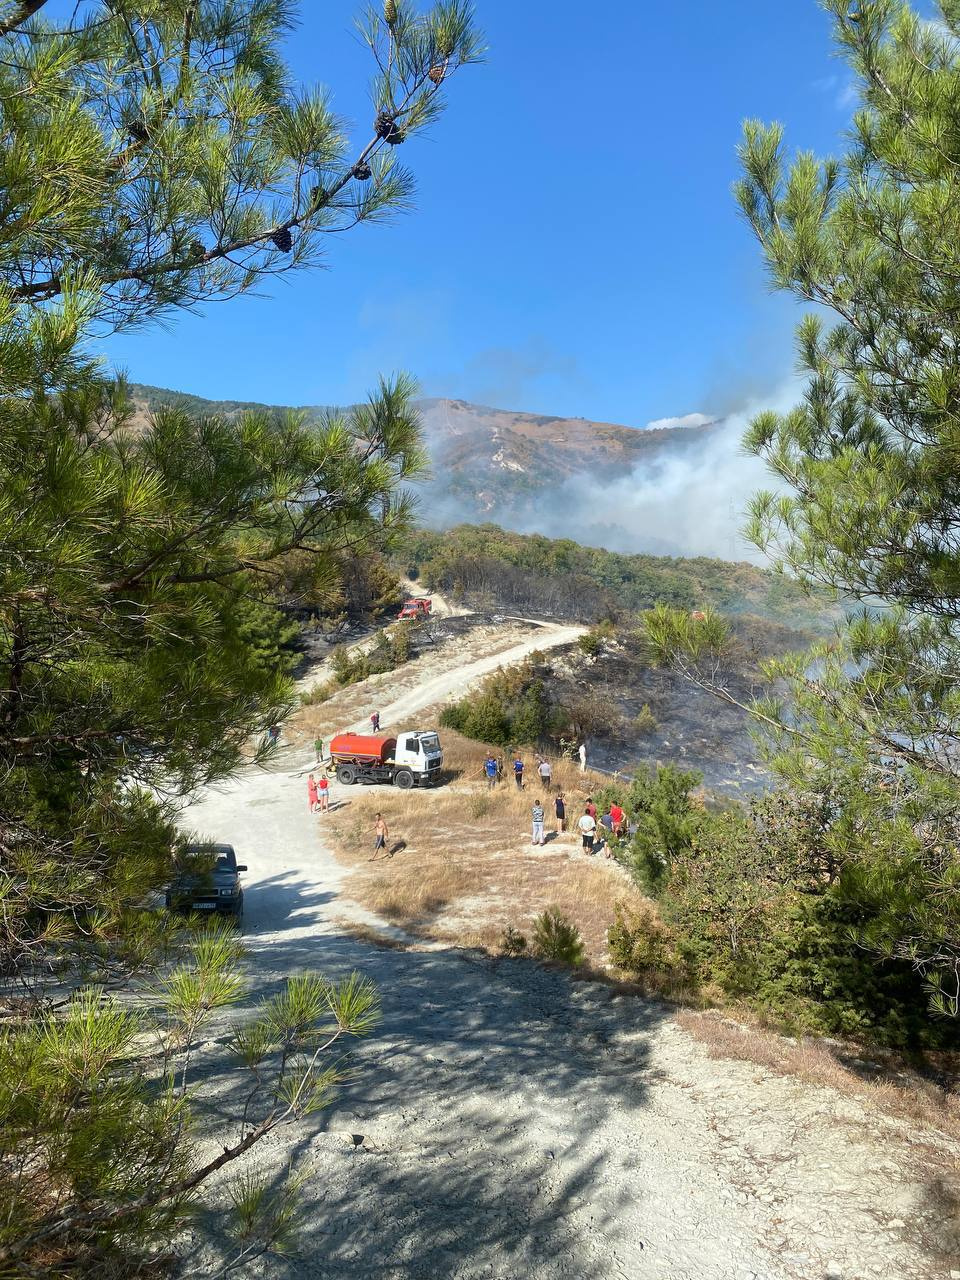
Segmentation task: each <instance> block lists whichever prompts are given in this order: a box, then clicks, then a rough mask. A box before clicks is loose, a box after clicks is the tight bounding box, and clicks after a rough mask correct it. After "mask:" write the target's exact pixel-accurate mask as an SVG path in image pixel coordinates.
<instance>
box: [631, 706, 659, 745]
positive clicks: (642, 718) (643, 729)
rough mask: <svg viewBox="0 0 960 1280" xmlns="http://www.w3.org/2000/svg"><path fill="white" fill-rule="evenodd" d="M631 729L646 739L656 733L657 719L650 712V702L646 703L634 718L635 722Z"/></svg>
mask: <svg viewBox="0 0 960 1280" xmlns="http://www.w3.org/2000/svg"><path fill="white" fill-rule="evenodd" d="M630 727H631V729H632V730H633V732H634V733H635V734H636V735H637V736H638V737H640V738H644V737H646V736H647V735H648V734H651V733H656V730H657V717H656V716H655V715H654V714H653V712H652V711H651V710H650V704H649V703H648V702H645V703H644V704H643V706H642V707H641V708H640V710H639V711H638V712H637V714H636V715H635V716H634V717H633V722H632V724H631V726H630Z"/></svg>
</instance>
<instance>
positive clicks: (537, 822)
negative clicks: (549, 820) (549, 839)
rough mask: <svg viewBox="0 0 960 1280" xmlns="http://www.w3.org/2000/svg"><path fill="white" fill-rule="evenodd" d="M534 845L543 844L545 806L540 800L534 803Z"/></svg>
mask: <svg viewBox="0 0 960 1280" xmlns="http://www.w3.org/2000/svg"><path fill="white" fill-rule="evenodd" d="M532 814H533V843H534V844H543V843H544V839H543V805H542V804H541V803H540V801H539V800H534V802H533V809H532Z"/></svg>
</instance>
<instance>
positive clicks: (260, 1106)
mask: <svg viewBox="0 0 960 1280" xmlns="http://www.w3.org/2000/svg"><path fill="white" fill-rule="evenodd" d="M400 7H401V9H402V18H403V20H402V21H397V22H396V23H395V24H393V25H389V24H387V23H385V22H384V21H383V19H382V18H381V17H380V16H379V15H377V14H371V15H368V16H367V17H365V18H364V20H363V22H362V24H361V25H362V35H363V38H364V39H365V40H366V41H367V42H368V43H369V44H370V46H371V48H372V54H373V59H372V60H373V65H374V67H375V69H376V70H377V76H376V79H375V81H374V86H373V101H372V104H371V113H370V114H371V122H372V120H373V117H374V115H375V114H376V113H378V112H387V113H388V114H389V115H390V116H391V120H392V125H391V131H393V136H394V141H397V140H398V139H397V137H396V131H401V132H402V134H403V136H404V138H411V137H413V136H414V135H415V134H416V133H417V132H419V131H420V130H421V129H422V128H424V127H425V126H427V125H429V124H430V123H431V122H432V121H433V120H434V119H435V118H436V116H437V114H438V112H439V110H440V108H441V105H442V103H443V100H444V98H445V96H446V92H447V88H448V86H449V84H450V82H451V78H452V75H453V73H454V72H455V71H457V70H458V69H459V68H460V67H461V66H462V65H464V64H466V63H469V62H472V61H474V60H475V59H476V58H477V56H478V54H479V43H478V39H477V35H476V32H475V30H474V28H473V26H472V23H471V19H470V13H469V9H468V7H467V6H466V5H464V4H462V3H459V0H442V2H441V3H439V4H437V5H436V6H435V7H434V8H433V9H431V10H430V11H429V12H427V13H425V14H418V13H417V12H416V11H415V10H414V9H413V6H412V5H410V4H403V5H401V6H400ZM58 9H59V13H57V12H56V11H55V7H54V6H52V5H51V6H49V8H48V7H47V6H46V5H45V4H44V3H43V0H40V3H35V2H31V3H25V4H14V3H11V4H6V5H3V6H0V10H2V11H0V50H2V57H0V116H2V130H0V132H2V135H3V139H4V143H3V147H2V148H0V187H2V189H3V208H4V214H3V217H2V218H0V349H2V359H0V542H2V545H3V547H4V555H3V557H2V558H0V1013H2V1015H3V1016H2V1026H3V1030H2V1033H0V1272H2V1273H3V1274H4V1275H6V1274H8V1273H9V1274H17V1275H20V1274H23V1275H31V1274H45V1275H54V1276H56V1275H67V1274H69V1275H71V1276H75V1275H91V1276H92V1275H97V1276H101V1275H109V1276H111V1277H117V1278H119V1277H125V1276H134V1275H142V1274H144V1273H145V1270H146V1269H147V1268H148V1267H152V1266H154V1264H155V1263H156V1261H157V1252H156V1251H157V1250H158V1249H169V1248H170V1247H171V1236H172V1233H174V1232H175V1230H176V1228H177V1226H178V1224H180V1223H181V1222H182V1221H183V1220H184V1215H185V1214H187V1213H192V1212H193V1211H194V1209H195V1201H196V1200H197V1197H198V1196H199V1195H200V1193H201V1191H202V1189H203V1187H204V1185H205V1183H206V1182H207V1179H208V1178H210V1177H211V1176H212V1175H213V1174H214V1173H217V1172H219V1171H220V1170H221V1169H224V1168H226V1167H227V1166H229V1164H230V1163H231V1162H232V1161H233V1160H236V1159H237V1158H238V1157H239V1156H241V1155H243V1154H244V1153H245V1152H246V1151H247V1150H249V1149H250V1147H252V1146H253V1145H254V1144H255V1143H257V1142H258V1141H260V1140H261V1139H262V1138H263V1137H265V1136H266V1135H267V1134H268V1133H271V1132H274V1131H275V1130H276V1128H277V1127H278V1125H280V1124H283V1123H286V1121H287V1120H289V1119H291V1118H293V1117H295V1116H298V1115H303V1114H305V1113H307V1112H309V1111H311V1110H313V1109H315V1108H316V1107H318V1106H322V1105H324V1103H325V1101H326V1100H328V1099H329V1097H330V1094H331V1090H332V1088H333V1087H334V1086H335V1084H336V1082H337V1079H338V1076H339V1068H338V1067H337V1065H336V1063H335V1062H334V1061H333V1060H330V1059H328V1058H327V1050H328V1049H332V1047H333V1045H334V1043H335V1042H337V1041H338V1040H340V1039H341V1038H342V1036H344V1035H348V1034H351V1033H357V1034H359V1033H361V1032H363V1031H366V1030H369V1028H370V1027H371V1026H372V1023H373V1020H374V1012H375V996H374V994H373V993H372V992H371V991H370V990H369V988H368V986H367V985H366V984H365V983H363V982H362V981H361V980H359V979H350V980H348V981H347V982H345V983H342V984H340V985H339V986H336V987H334V986H331V985H330V984H329V983H325V982H324V981H323V980H322V979H320V978H317V977H315V976H310V975H305V976H304V977H302V978H298V979H295V980H292V981H291V982H290V983H289V984H288V985H287V986H286V987H285V988H284V989H283V990H282V991H281V992H280V993H279V994H277V995H276V996H275V997H273V998H272V999H271V1000H270V1001H269V1002H268V1003H267V1005H265V1006H264V1008H263V1010H262V1016H261V1017H260V1018H259V1019H258V1020H256V1021H254V1022H252V1023H251V1024H249V1025H244V1026H242V1027H240V1028H238V1030H237V1034H236V1037H235V1040H234V1043H233V1045H232V1048H231V1051H230V1053H228V1052H227V1050H226V1049H225V1048H224V1047H223V1046H221V1047H220V1049H219V1050H218V1053H219V1054H220V1057H219V1059H218V1061H217V1062H216V1063H215V1064H214V1063H212V1062H209V1061H202V1058H203V1054H202V1053H201V1051H200V1048H199V1046H200V1043H201V1041H200V1032H201V1031H202V1029H203V1027H204V1026H205V1025H206V1023H207V1021H208V1020H209V1018H210V1016H211V1015H212V1013H213V1012H214V1011H216V1010H217V1009H221V1008H224V1007H226V1006H229V1005H230V1004H232V1003H234V1002H235V1001H236V1000H237V999H238V998H239V996H240V994H241V993H242V982H241V980H240V974H239V956H238V952H237V950H236V946H237V943H236V939H235V938H233V937H232V936H231V937H229V938H228V937H225V936H222V935H221V934H220V933H218V932H217V931H214V932H213V933H210V934H208V935H202V936H200V937H198V938H197V939H196V941H195V943H194V944H193V946H192V958H191V957H190V956H189V955H188V956H185V954H184V950H183V948H184V946H185V945H186V944H185V941H184V937H183V935H182V932H181V931H179V930H177V929H176V928H174V926H173V925H172V924H171V921H170V920H169V918H168V917H167V916H166V915H165V914H162V913H158V912H157V911H155V910H153V909H151V903H152V902H154V901H155V900H156V893H157V890H158V889H160V888H161V887H162V886H163V884H164V882H165V881H167V880H168V879H169V878H170V877H171V875H172V873H173V872H174V870H175V866H176V859H177V857H178V856H182V854H183V848H184V844H185V840H186V837H185V835H184V833H181V832H178V830H177V828H176V826H175V819H176V816H177V813H178V811H179V808H180V804H179V802H180V800H181V799H182V797H183V796H184V795H185V794H187V793H189V792H190V791H191V790H192V789H194V788H195V787H197V786H199V785H201V784H203V783H206V782H209V781H212V780H215V779H222V778H225V777H228V776H230V774H231V773H232V772H234V771H235V770H236V769H237V767H238V766H239V765H240V764H241V763H242V762H244V761H245V760H247V759H249V751H250V744H251V742H256V741H258V739H259V735H260V733H261V731H262V730H263V729H264V728H265V727H266V726H267V725H270V724H273V723H276V722H278V721H280V720H281V719H282V718H283V716H284V714H285V712H286V710H287V708H289V707H290V706H291V704H292V693H293V691H292V686H291V685H290V683H289V681H288V680H287V678H286V674H287V670H288V668H289V656H290V654H289V651H290V645H291V643H292V640H293V632H292V629H291V627H290V626H289V625H288V624H287V623H285V622H284V621H283V619H282V617H281V616H280V615H279V614H278V613H277V612H276V610H275V608H274V607H273V606H274V605H275V604H276V603H277V602H282V603H285V604H286V603H289V602H290V600H289V597H290V596H291V595H293V596H294V597H295V596H296V595H297V593H303V595H305V596H306V595H310V599H311V601H312V602H314V603H322V602H329V604H330V606H331V608H338V607H339V605H340V600H339V598H338V596H340V595H342V596H343V597H344V598H345V597H346V595H347V594H348V592H347V589H346V585H345V579H346V577H347V569H348V568H350V567H351V566H352V565H353V564H354V563H355V562H363V561H365V560H369V561H370V563H371V565H375V566H377V567H375V568H373V569H371V570H370V572H369V573H367V574H366V575H365V576H364V575H360V577H362V580H363V584H364V588H363V589H364V590H366V589H368V588H369V591H370V594H371V598H372V599H373V600H374V601H376V600H377V599H379V598H381V597H382V596H383V595H384V593H385V592H386V590H387V587H386V586H385V583H384V577H385V576H389V575H387V571H386V569H385V567H384V566H385V561H384V559H383V557H384V556H385V555H386V554H388V553H389V552H391V550H392V549H393V546H394V543H395V540H396V538H397V537H398V536H399V535H400V534H402V533H404V532H405V531H406V530H407V529H408V528H409V525H410V520H411V515H412V509H413V508H412V503H411V500H410V499H409V498H408V497H407V496H406V494H405V490H404V486H405V483H406V482H407V481H408V480H411V479H413V478H415V477H416V476H418V475H419V474H421V472H422V469H423V465H424V453H423V449H422V445H421V441H420V434H419V420H418V417H417V414H416V412H415V410H414V408H413V404H412V397H413V394H414V387H413V384H412V382H411V381H410V379H409V378H407V377H405V376H403V375H401V376H399V377H396V378H394V379H392V380H390V381H384V382H382V383H381V385H380V387H379V389H378V390H377V392H376V393H375V394H374V395H373V396H372V397H371V399H370V400H369V402H368V403H366V404H362V405H356V406H354V407H353V408H352V409H350V410H348V411H344V412H328V413H325V414H322V415H320V416H319V417H318V416H317V415H311V416H309V417H308V416H306V415H304V414H302V413H296V412H290V413H281V414H274V413H272V412H271V413H265V412H257V411H252V412H245V413H240V414H232V415H229V416H228V417H218V416H216V415H214V416H210V415H207V416H203V415H200V416H197V415H195V414H192V413H190V412H189V411H188V409H187V408H185V407H184V406H183V405H182V404H179V405H178V404H168V405H163V406H159V407H157V408H156V410H155V411H154V412H153V413H152V415H151V416H150V420H149V422H148V423H147V424H144V422H143V421H142V419H139V420H138V419H135V418H134V417H133V416H132V414H131V405H130V403H129V396H128V394H127V392H126V389H125V387H124V385H123V383H122V382H121V381H116V382H110V381H107V380H105V379H104V378H103V375H102V371H101V370H100V369H99V367H98V366H97V364H96V362H95V358H94V355H93V354H92V348H93V344H94V342H95V339H96V337H97V336H98V335H100V334H103V333H106V332H110V331H114V330H120V329H124V328H129V327H131V326H133V325H142V324H144V323H146V322H149V321H155V320H157V319H158V318H166V319H171V318H172V317H174V316H175V314H176V312H177V310H178V309H183V308H191V307H195V306H197V305H198V304H205V303H207V302H210V301H213V300H216V299H225V298H230V297H233V296H234V295H235V294H237V293H240V292H243V291H245V290H249V289H253V288H255V287H258V286H259V287H262V286H263V285H264V284H265V283H267V282H268V281H269V279H270V278H271V277H272V276H273V275H275V274H277V273H279V272H281V271H286V270H288V269H291V268H295V267H299V266H303V265H306V264H308V263H310V262H311V261H313V260H315V258H316V257H317V255H318V253H319V252H320V248H321V245H322V244H323V242H324V237H326V236H328V235H330V234H332V233H335V232H336V233H339V232H342V231H344V230H346V229H347V228H349V227H351V226H353V225H355V224H356V223H357V222H363V221H373V220H376V219H377V218H381V217H383V216H385V215H387V214H389V213H391V212H395V211H397V210H400V209H402V208H404V207H405V206H406V205H407V204H408V202H409V196H410V191H411V181H410V176H409V174H407V173H406V172H404V171H403V170H401V169H400V168H399V167H398V166H397V165H396V164H395V163H394V159H395V152H394V151H393V150H392V147H391V144H390V143H389V142H388V141H387V139H386V138H385V137H384V136H382V135H381V134H380V133H375V130H374V128H373V126H372V123H371V126H370V128H369V131H365V133H364V137H365V138H366V139H368V141H360V142H358V143H356V144H355V145H352V144H351V143H350V141H349V139H348V137H347V135H346V132H345V129H344V125H343V123H342V122H341V121H340V120H339V118H338V117H336V116H335V115H334V114H333V111H332V108H331V105H330V102H329V98H328V96H327V95H326V94H325V93H324V92H323V91H321V90H314V89H303V88H300V87H298V86H296V85H294V84H293V83H292V82H291V79H290V76H289V74H288V71H287V69H286V67H285V66H284V63H283V60H282V57H281V54H280V50H281V45H282V41H283V40H284V38H285V37H286V34H287V32H288V29H289V27H290V25H291V23H292V22H293V20H294V18H295V13H296V9H295V6H294V5H293V4H292V3H289V2H288V0H236V3H230V4H222V3H219V0H130V2H129V3H128V2H126V0H125V2H124V3H122V4H120V3H105V2H104V3H100V2H92V3H89V4H83V5H80V6H76V7H71V8H70V9H69V11H68V10H67V9H64V8H63V7H62V6H61V7H58ZM438 67H440V68H442V69H443V75H442V76H439V75H437V74H436V73H435V74H434V76H432V77H431V74H430V72H431V69H436V68H438ZM388 132H389V131H388ZM374 134H375V136H371V135H374ZM357 580H358V581H359V580H360V578H358V579H357ZM392 589H393V590H394V591H395V590H396V584H395V582H394V583H393V588H392ZM358 590H359V588H358ZM311 593H312V594H311ZM135 979H136V982H134V980H135ZM108 990H109V992H110V993H111V994H110V995H107V994H105V993H106V992H107V991H108ZM148 1032H149V1033H150V1036H149V1043H150V1044H151V1045H152V1046H154V1047H157V1053H156V1055H155V1056H154V1057H151V1058H146V1059H143V1060H142V1061H141V1059H140V1057H139V1055H140V1054H141V1053H142V1052H143V1045H144V1044H145V1043H146V1042H147V1040H148V1034H147V1033H148ZM214 1066H215V1067H216V1069H217V1070H218V1071H224V1070H226V1071H228V1072H229V1071H235V1072H236V1073H237V1074H236V1077H235V1080H236V1091H235V1094H236V1096H237V1097H244V1098H245V1099H247V1100H248V1108H247V1111H246V1113H245V1114H243V1115H242V1116H241V1111H242V1104H241V1109H240V1111H238V1113H237V1114H238V1117H240V1118H239V1119H238V1123H239V1126H240V1129H239V1133H238V1134H237V1135H234V1136H229V1137H227V1139H226V1140H225V1141H222V1142H215V1143H214V1144H213V1145H214V1147H215V1149H216V1151H217V1152H219V1154H216V1155H215V1158H214V1159H213V1160H212V1161H211V1160H210V1159H209V1156H208V1153H209V1150H210V1143H209V1141H207V1142H206V1143H205V1144H204V1145H203V1147H201V1146H200V1145H199V1144H197V1143H196V1142H195V1140H194V1137H193V1136H192V1133H191V1127H190V1105H189V1096H188V1095H189V1092H190V1089H191V1087H192V1084H193V1082H194V1080H196V1079H197V1078H198V1077H199V1076H201V1075H204V1074H209V1073H210V1071H211V1070H212V1069H214ZM211 1136H215V1137H216V1138H217V1139H220V1138H221V1137H226V1134H225V1133H224V1134H223V1135H221V1134H220V1133H216V1134H215V1135H212V1134H208V1138H209V1137H211ZM296 1181H297V1176H296V1175H294V1178H293V1180H292V1182H290V1183H288V1184H286V1186H284V1187H275V1188H271V1189H269V1191H268V1190H266V1189H264V1188H263V1187H262V1186H259V1185H258V1184H257V1183H256V1182H255V1181H253V1180H251V1179H246V1180H245V1181H241V1182H238V1183H237V1184H236V1187H235V1190H234V1193H233V1194H232V1195H231V1197H230V1198H231V1200H232V1203H233V1207H234V1220H233V1227H234V1229H235V1234H234V1242H235V1244H234V1250H233V1252H231V1251H230V1248H229V1245H226V1246H225V1247H226V1249H227V1252H226V1254H225V1256H224V1268H225V1269H232V1268H233V1267H234V1266H235V1265H237V1264H238V1263H239V1262H241V1261H247V1260H250V1259H252V1258H254V1257H256V1256H258V1254H259V1253H262V1252H263V1251H264V1250H266V1249H269V1248H271V1247H273V1245H274V1244H278V1243H282V1242H283V1241H284V1240H286V1239H289V1233H290V1229H291V1213H292V1204H293V1200H292V1197H293V1194H294V1192H295V1189H296ZM224 1226H225V1228H226V1230H225V1232H224V1234H223V1235H222V1237H221V1238H222V1239H223V1240H224V1241H228V1240H229V1237H230V1231H229V1224H226V1223H225V1224H224ZM177 1247H179V1245H178V1246H177ZM174 1261H177V1259H174ZM179 1261H181V1262H183V1261H184V1260H183V1259H179ZM185 1266H186V1269H187V1270H189V1264H188V1263H185Z"/></svg>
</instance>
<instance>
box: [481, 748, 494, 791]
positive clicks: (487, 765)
mask: <svg viewBox="0 0 960 1280" xmlns="http://www.w3.org/2000/svg"><path fill="white" fill-rule="evenodd" d="M483 771H484V773H485V774H486V775H487V787H488V788H489V787H495V786H496V785H497V773H498V770H497V762H496V760H495V758H494V757H493V756H492V755H488V756H487V758H486V760H484V762H483Z"/></svg>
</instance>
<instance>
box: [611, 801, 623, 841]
mask: <svg viewBox="0 0 960 1280" xmlns="http://www.w3.org/2000/svg"><path fill="white" fill-rule="evenodd" d="M610 818H611V820H612V821H613V834H614V835H615V836H621V835H623V829H624V825H625V819H626V814H625V813H624V812H623V807H622V806H621V805H619V804H612V805H611V806H610Z"/></svg>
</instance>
